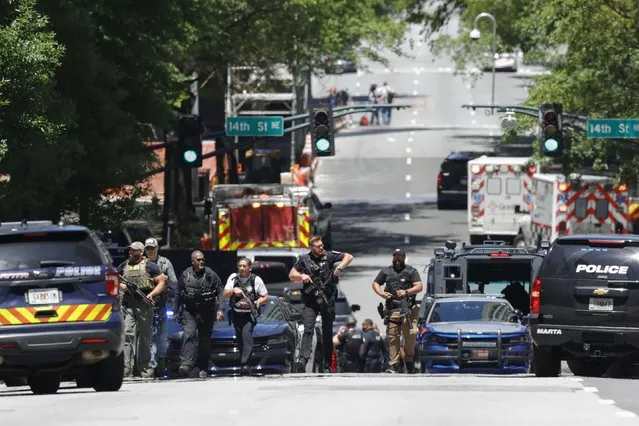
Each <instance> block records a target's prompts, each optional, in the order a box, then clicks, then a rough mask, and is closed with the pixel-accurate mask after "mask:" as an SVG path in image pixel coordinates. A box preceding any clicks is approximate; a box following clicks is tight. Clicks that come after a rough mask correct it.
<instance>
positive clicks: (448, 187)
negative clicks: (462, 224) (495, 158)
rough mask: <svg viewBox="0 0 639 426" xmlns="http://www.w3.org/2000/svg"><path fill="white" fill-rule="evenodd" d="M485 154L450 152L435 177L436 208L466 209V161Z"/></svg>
mask: <svg viewBox="0 0 639 426" xmlns="http://www.w3.org/2000/svg"><path fill="white" fill-rule="evenodd" d="M483 154H485V152H473V151H462V152H451V153H450V154H449V155H448V157H446V159H445V160H444V161H443V162H442V163H441V165H440V167H439V174H438V175H437V208H438V209H439V210H444V209H448V208H453V207H457V208H463V209H465V208H467V206H468V170H467V164H468V161H470V160H473V159H475V158H478V157H480V156H481V155H483Z"/></svg>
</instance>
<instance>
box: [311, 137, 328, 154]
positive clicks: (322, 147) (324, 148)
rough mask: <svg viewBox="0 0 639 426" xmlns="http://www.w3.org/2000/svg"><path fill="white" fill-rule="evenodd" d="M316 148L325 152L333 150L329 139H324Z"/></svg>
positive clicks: (316, 143)
mask: <svg viewBox="0 0 639 426" xmlns="http://www.w3.org/2000/svg"><path fill="white" fill-rule="evenodd" d="M315 147H316V148H317V150H318V151H321V152H325V151H328V150H329V149H330V148H331V142H330V141H329V140H328V139H324V138H322V139H320V140H318V141H317V142H315Z"/></svg>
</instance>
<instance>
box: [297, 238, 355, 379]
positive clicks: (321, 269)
mask: <svg viewBox="0 0 639 426" xmlns="http://www.w3.org/2000/svg"><path fill="white" fill-rule="evenodd" d="M309 245H310V247H311V251H310V252H309V253H306V254H303V255H301V256H300V257H299V258H298V260H297V262H296V263H295V266H293V268H292V269H291V272H290V274H289V278H290V280H291V281H293V282H299V281H302V283H303V284H302V285H303V288H304V291H302V302H303V303H304V309H303V311H302V317H303V323H304V335H303V337H302V347H301V349H300V357H299V361H298V362H297V365H296V371H297V372H305V371H306V363H307V362H308V359H309V358H310V356H311V342H312V340H313V332H314V331H315V320H316V318H317V315H321V317H322V351H323V354H322V358H323V365H321V367H323V369H329V370H330V361H331V354H332V351H333V341H332V340H333V321H334V320H335V298H336V297H337V288H336V286H335V277H338V276H339V274H340V273H341V272H342V271H343V270H344V268H346V267H347V266H348V265H349V264H350V263H351V261H352V260H353V256H352V255H350V254H349V253H341V252H338V251H325V250H324V243H323V242H322V237H320V236H317V235H315V236H313V237H311V238H310V239H309ZM336 262H340V264H339V265H337V267H336V268H335V270H334V271H333V265H334V264H335V263H336ZM313 286H317V287H319V288H322V289H323V292H324V295H325V296H326V301H324V300H323V298H321V297H319V294H318V293H317V291H316V290H315V291H311V292H310V293H309V292H307V290H309V289H311V288H313Z"/></svg>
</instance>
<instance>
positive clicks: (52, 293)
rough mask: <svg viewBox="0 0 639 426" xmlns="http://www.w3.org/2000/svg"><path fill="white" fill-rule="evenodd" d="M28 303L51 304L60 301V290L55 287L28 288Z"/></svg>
mask: <svg viewBox="0 0 639 426" xmlns="http://www.w3.org/2000/svg"><path fill="white" fill-rule="evenodd" d="M28 301H29V304H30V305H51V304H55V303H60V291H59V290H58V289H57V288H51V289H37V290H29V293H28Z"/></svg>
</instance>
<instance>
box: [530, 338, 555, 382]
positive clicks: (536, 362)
mask: <svg viewBox="0 0 639 426" xmlns="http://www.w3.org/2000/svg"><path fill="white" fill-rule="evenodd" d="M533 370H534V371H535V376H537V377H557V376H558V375H559V373H560V371H561V358H560V357H559V351H558V350H557V349H556V348H554V347H553V346H545V347H541V348H540V347H538V346H536V345H533Z"/></svg>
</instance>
